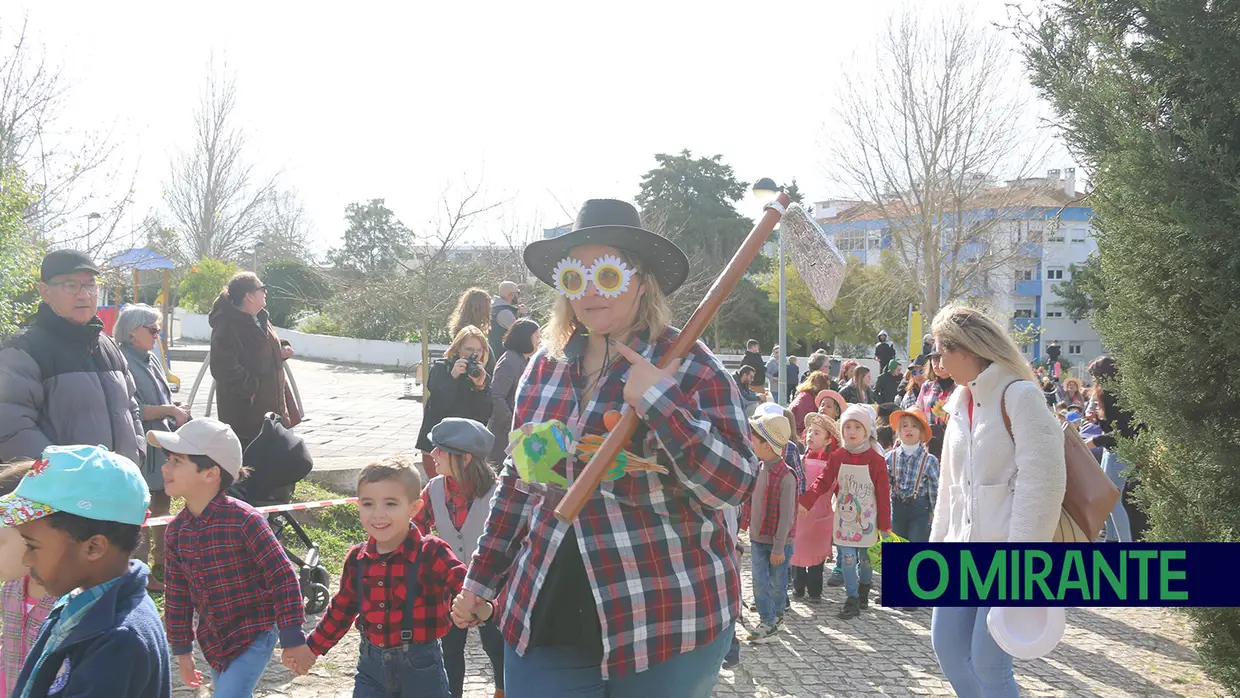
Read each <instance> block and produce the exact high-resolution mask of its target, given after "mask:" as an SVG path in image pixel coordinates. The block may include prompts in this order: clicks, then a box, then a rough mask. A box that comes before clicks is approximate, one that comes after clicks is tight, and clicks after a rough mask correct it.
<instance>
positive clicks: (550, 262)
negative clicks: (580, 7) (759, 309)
mask: <svg viewBox="0 0 1240 698" xmlns="http://www.w3.org/2000/svg"><path fill="white" fill-rule="evenodd" d="M525 262H526V265H527V266H528V267H529V269H530V271H531V272H532V273H533V274H534V275H535V276H536V277H538V278H539V279H540V280H541V281H543V282H544V283H546V284H548V285H550V286H553V287H554V288H556V289H557V290H558V291H559V293H560V298H559V299H558V300H557V302H556V304H555V308H554V309H553V311H552V313H551V317H550V319H549V321H548V322H547V323H546V325H545V326H544V328H543V332H542V336H543V346H542V348H541V349H540V350H539V351H538V353H537V354H535V355H534V356H533V358H531V359H530V365H529V368H528V369H527V370H526V373H525V376H524V377H523V379H522V382H521V383H520V384H519V385H518V387H517V398H516V412H515V415H514V419H513V424H514V426H516V427H520V426H522V425H525V424H538V423H545V422H548V421H552V420H558V421H561V422H563V423H564V424H565V425H567V427H568V430H569V431H570V432H571V434H572V435H573V437H575V438H578V439H580V438H581V437H582V436H584V435H601V434H604V433H606V432H607V431H608V429H609V428H611V426H613V425H614V423H615V419H616V418H617V417H618V412H619V411H621V410H626V409H627V410H635V411H636V412H637V414H638V415H639V416H640V417H641V426H639V427H638V430H637V432H636V434H635V435H634V436H633V438H632V440H631V441H630V442H629V443H628V444H627V446H626V450H627V451H628V452H629V453H632V454H634V455H636V456H639V457H641V458H645V459H648V460H652V461H654V462H656V463H657V464H658V465H660V466H663V467H664V468H666V470H667V472H666V473H665V474H660V473H658V472H653V471H637V472H629V473H627V474H618V475H616V476H614V477H611V478H609V479H608V481H606V482H604V483H603V485H602V486H601V488H600V489H599V491H597V492H596V493H595V494H594V495H593V496H592V497H591V498H590V499H589V500H588V501H587V502H586V505H585V508H584V509H583V510H582V512H581V515H580V516H579V517H578V518H577V519H576V521H575V522H574V523H572V524H566V523H562V522H560V521H559V520H558V519H557V518H556V516H555V514H554V509H555V507H556V505H557V503H558V502H559V501H560V499H561V498H562V497H563V496H564V493H565V490H564V488H563V487H562V486H560V485H558V484H556V482H559V483H563V482H565V481H571V480H572V479H573V478H574V477H575V476H576V475H577V474H579V473H580V472H581V470H582V469H583V468H584V466H585V461H584V460H578V459H575V458H573V457H571V456H570V457H569V458H567V459H561V460H560V461H559V462H557V463H555V464H554V465H553V466H551V470H552V471H553V472H552V473H551V474H550V475H546V474H545V473H544V474H542V475H541V476H540V475H538V474H537V473H527V475H529V476H530V478H531V479H532V480H534V481H527V480H523V479H521V477H520V475H519V472H518V469H517V466H516V465H515V463H514V460H513V458H512V457H511V456H510V457H509V458H508V460H507V462H506V463H505V466H504V470H503V474H502V476H501V478H500V483H499V488H498V490H497V491H496V495H495V498H494V499H493V500H492V506H491V515H490V518H489V519H488V521H487V526H486V532H485V533H484V534H483V536H482V538H481V539H480V540H479V544H478V552H477V553H476V554H475V555H474V557H473V561H472V564H471V565H470V571H469V576H468V577H467V579H466V582H465V591H464V592H462V594H461V596H460V597H459V598H458V599H457V603H456V605H455V606H454V610H453V616H454V618H455V619H456V620H457V622H458V623H460V624H470V623H471V622H472V621H471V612H472V610H473V609H475V608H478V605H479V604H484V603H485V602H486V601H487V600H493V599H498V601H499V604H498V605H499V607H500V609H501V617H500V621H499V623H500V630H501V631H502V632H503V634H504V639H505V642H506V644H507V649H506V652H505V659H504V668H505V675H506V680H505V685H506V686H507V693H508V697H509V698H522V697H523V696H539V697H541V696H547V695H554V696H577V695H582V696H601V695H603V694H604V692H606V693H607V694H608V695H611V696H613V697H614V698H621V697H624V696H650V695H675V696H678V697H684V698H706V696H709V695H710V693H711V689H712V687H713V686H714V683H715V679H716V677H717V675H718V672H719V667H720V664H721V662H722V660H723V658H724V654H725V653H726V652H727V650H728V649H729V647H730V645H731V643H732V638H733V637H734V630H733V624H734V621H735V619H736V618H737V617H738V616H739V612H740V577H739V574H738V564H737V559H736V556H735V549H736V544H735V541H734V540H733V538H732V536H731V534H730V533H728V531H727V528H726V526H725V524H724V516H723V510H724V509H726V508H728V507H735V506H739V505H740V504H741V503H742V501H743V500H744V499H745V497H746V494H747V492H748V490H749V488H750V486H751V483H752V481H753V478H754V474H755V467H754V466H755V463H754V455H753V451H752V450H751V449H750V446H749V443H748V434H749V432H748V426H747V424H746V423H745V415H744V411H743V408H742V404H741V398H740V394H739V393H738V392H737V389H736V386H735V385H734V384H733V383H732V381H730V380H729V379H728V375H727V372H726V371H725V370H724V368H723V365H722V364H721V363H720V361H719V360H718V359H716V358H715V356H714V355H712V354H711V353H710V351H709V350H708V349H706V347H705V345H703V344H702V343H701V342H698V343H697V344H696V345H695V346H694V347H693V349H692V350H691V351H690V352H689V355H688V356H686V357H685V358H684V359H683V360H679V361H674V362H672V364H671V365H670V366H669V368H667V369H660V368H658V367H657V365H658V363H659V361H660V359H661V358H662V357H663V356H664V355H666V354H667V353H668V351H669V350H670V349H671V346H672V343H673V341H674V339H675V337H676V335H677V330H675V329H673V328H671V327H668V322H669V320H670V312H669V310H668V306H667V301H666V294H669V293H671V292H673V291H675V290H676V289H677V288H678V287H679V286H680V285H681V284H682V283H683V282H684V280H685V277H686V276H687V274H688V269H689V264H688V259H687V258H686V257H685V254H684V253H683V252H682V251H681V250H680V249H679V248H677V247H676V246H675V245H674V244H672V242H671V241H669V240H667V239H666V238H663V237H660V236H658V235H655V234H654V233H651V232H649V231H646V230H644V229H642V228H641V221H640V218H639V217H638V215H637V211H636V209H634V208H633V207H632V206H631V205H629V204H627V203H624V202H620V201H612V200H594V201H589V202H587V203H586V205H585V207H584V208H583V209H582V211H581V213H580V215H579V216H578V219H577V223H576V225H575V226H574V230H573V231H572V232H570V233H568V234H566V235H564V236H562V237H559V238H553V239H549V240H540V241H537V242H534V243H532V244H531V245H529V246H528V247H526V249H525ZM554 445H555V444H550V445H549V444H548V443H547V442H546V440H545V439H542V438H534V437H527V438H525V439H523V440H522V442H521V443H520V444H518V445H517V446H516V447H515V448H522V449H526V452H527V453H529V454H531V455H537V454H539V453H544V452H546V451H545V449H546V448H548V447H549V446H554ZM569 448H570V449H571V444H570V445H569ZM540 477H541V479H542V480H546V481H540Z"/></svg>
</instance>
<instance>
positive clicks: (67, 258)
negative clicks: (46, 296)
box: [39, 250, 101, 283]
mask: <svg viewBox="0 0 1240 698" xmlns="http://www.w3.org/2000/svg"><path fill="white" fill-rule="evenodd" d="M75 271H88V272H90V273H92V274H95V275H96V276H98V275H99V274H100V273H101V272H100V271H99V267H97V266H95V262H94V260H92V259H91V258H90V257H87V256H86V255H85V254H84V253H82V252H78V251H77V250H54V251H52V252H48V253H47V256H45V257H44V258H43V265H42V266H41V267H40V268H39V280H40V281H43V282H45V283H46V282H48V281H51V280H52V277H56V276H60V275H61V274H72V273H73V272H75Z"/></svg>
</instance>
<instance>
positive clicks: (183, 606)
mask: <svg viewBox="0 0 1240 698" xmlns="http://www.w3.org/2000/svg"><path fill="white" fill-rule="evenodd" d="M165 536H166V537H165V541H166V542H167V548H168V552H167V578H166V579H165V580H164V583H165V585H166V587H167V590H166V591H165V592H164V623H165V625H167V629H168V644H170V645H171V646H172V653H173V654H175V655H182V654H189V653H190V652H192V651H193V649H194V637H195V633H194V631H193V621H194V611H197V612H198V632H197V638H198V645H199V646H200V647H202V653H203V655H204V656H205V657H206V658H207V663H208V664H210V665H211V668H213V669H215V670H216V671H223V670H224V669H225V668H226V667H227V666H228V664H229V662H231V661H232V660H234V659H236V658H237V657H238V656H240V654H241V653H242V652H245V651H246V650H247V649H249V648H250V645H252V644H254V640H255V638H257V637H258V636H259V634H260V633H264V632H266V631H268V630H271V629H272V628H279V631H280V645H281V646H282V647H298V646H300V645H304V644H305V642H306V636H305V635H304V634H303V633H302V630H301V626H302V623H304V622H305V621H306V615H305V609H304V607H303V606H302V600H301V585H300V584H299V583H298V581H297V574H296V573H295V572H294V571H293V565H292V563H290V562H289V560H288V557H287V556H285V554H284V549H283V548H281V547H280V542H279V541H277V540H276V537H275V534H274V533H272V532H271V527H269V526H268V525H267V519H266V517H264V516H263V515H262V514H260V513H258V512H257V511H254V508H253V507H251V506H250V505H249V504H246V503H245V502H239V501H237V500H235V499H233V498H232V497H229V496H228V495H226V494H224V493H223V492H221V493H220V494H218V495H216V497H215V499H213V500H211V503H210V504H208V505H207V506H206V508H205V509H203V510H202V514H201V515H199V516H194V515H193V514H191V513H190V511H189V510H188V509H183V510H181V513H179V514H177V516H176V518H175V519H173V520H172V522H171V523H169V524H168V531H167V533H166V534H165Z"/></svg>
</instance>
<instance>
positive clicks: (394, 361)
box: [176, 308, 448, 370]
mask: <svg viewBox="0 0 1240 698" xmlns="http://www.w3.org/2000/svg"><path fill="white" fill-rule="evenodd" d="M176 313H177V320H178V321H179V322H180V325H181V341H183V342H185V341H194V342H209V341H210V340H211V326H210V325H209V324H208V323H207V316H206V315H198V314H196V313H186V312H183V311H182V310H181V309H180V308H178V309H177V311H176ZM279 333H280V339H286V340H288V342H289V343H290V344H292V345H293V349H294V350H295V351H296V352H297V356H298V357H299V358H303V359H314V360H317V361H329V362H333V363H346V364H361V365H364V366H379V367H382V368H392V369H399V370H408V369H410V368H412V367H414V366H417V365H418V364H419V363H421V361H422V345H421V344H418V343H411V342H385V341H380V340H375V339H353V338H352V337H329V336H327V335H321V334H306V333H305V332H298V331H297V330H289V329H285V328H282V327H281V328H279ZM447 348H448V347H447V345H444V344H432V345H431V352H432V353H433V354H434V355H436V356H438V355H439V354H441V353H442V352H443V351H444V350H445V349H447Z"/></svg>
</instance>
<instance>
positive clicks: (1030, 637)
mask: <svg viewBox="0 0 1240 698" xmlns="http://www.w3.org/2000/svg"><path fill="white" fill-rule="evenodd" d="M1065 625H1066V616H1065V614H1064V610H1063V609H1062V608H1028V607H995V608H991V609H990V612H989V613H987V614H986V627H987V628H988V629H989V630H990V636H991V637H993V638H994V639H995V644H997V645H999V648H1000V649H1002V650H1003V651H1004V652H1007V653H1008V654H1010V655H1012V656H1013V657H1015V658H1017V659H1037V658H1039V657H1045V656H1046V655H1048V654H1050V653H1051V650H1053V649H1055V647H1056V646H1057V645H1058V644H1059V641H1060V640H1061V639H1062V638H1063V631H1064V626H1065Z"/></svg>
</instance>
